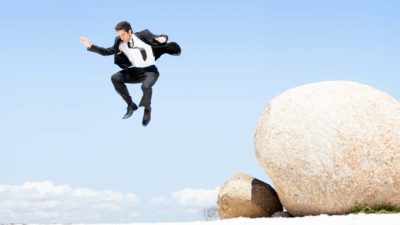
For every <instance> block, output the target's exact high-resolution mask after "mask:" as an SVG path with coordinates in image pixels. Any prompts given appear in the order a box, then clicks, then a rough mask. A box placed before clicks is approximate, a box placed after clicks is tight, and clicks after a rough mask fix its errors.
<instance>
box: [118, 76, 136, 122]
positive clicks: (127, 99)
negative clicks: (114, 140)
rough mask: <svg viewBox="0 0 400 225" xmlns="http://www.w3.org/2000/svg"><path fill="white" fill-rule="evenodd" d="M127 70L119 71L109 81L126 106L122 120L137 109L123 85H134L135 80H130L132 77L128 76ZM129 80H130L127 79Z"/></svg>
mask: <svg viewBox="0 0 400 225" xmlns="http://www.w3.org/2000/svg"><path fill="white" fill-rule="evenodd" d="M128 74H129V69H126V70H122V71H119V72H118V73H115V74H114V75H112V76H111V81H112V83H113V85H114V88H115V90H116V91H117V93H118V94H119V95H121V97H122V99H124V101H125V102H126V104H127V105H128V107H127V112H126V114H125V115H124V117H123V119H127V118H129V117H130V116H131V115H132V114H133V112H134V111H135V110H137V109H138V107H137V105H136V104H135V103H134V102H133V101H132V98H131V96H130V95H129V91H128V88H127V87H126V85H125V83H135V80H133V79H132V77H134V76H129V75H128ZM128 78H130V79H128Z"/></svg>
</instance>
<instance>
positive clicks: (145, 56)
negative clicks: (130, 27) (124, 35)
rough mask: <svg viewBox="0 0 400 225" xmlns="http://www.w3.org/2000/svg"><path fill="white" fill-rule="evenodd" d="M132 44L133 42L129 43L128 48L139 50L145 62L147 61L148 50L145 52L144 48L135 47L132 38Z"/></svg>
mask: <svg viewBox="0 0 400 225" xmlns="http://www.w3.org/2000/svg"><path fill="white" fill-rule="evenodd" d="M131 41H132V44H131V42H130V41H129V42H128V48H136V49H139V51H140V54H142V58H143V61H146V59H147V53H146V50H144V48H141V47H133V45H134V44H133V38H132V40H131Z"/></svg>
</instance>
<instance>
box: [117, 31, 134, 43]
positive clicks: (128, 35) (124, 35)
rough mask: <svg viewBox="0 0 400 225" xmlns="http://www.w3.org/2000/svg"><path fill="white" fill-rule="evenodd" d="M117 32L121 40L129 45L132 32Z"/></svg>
mask: <svg viewBox="0 0 400 225" xmlns="http://www.w3.org/2000/svg"><path fill="white" fill-rule="evenodd" d="M117 32H118V36H119V38H121V40H122V41H123V42H125V43H128V42H129V41H130V40H131V38H132V30H129V32H126V31H125V30H119V31H117Z"/></svg>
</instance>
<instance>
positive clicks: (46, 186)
mask: <svg viewBox="0 0 400 225" xmlns="http://www.w3.org/2000/svg"><path fill="white" fill-rule="evenodd" d="M138 203H139V199H138V197H137V196H136V195H134V194H132V193H127V194H124V193H120V192H115V191H110V190H103V191H97V190H92V189H89V188H84V187H80V188H71V187H70V186H69V185H55V184H53V183H52V182H51V181H41V182H25V183H24V184H22V185H0V218H1V222H2V223H19V222H20V223H53V222H57V223H74V222H79V223H90V222H98V221H106V220H110V221H112V220H113V219H115V218H120V217H127V216H132V215H138V213H137V212H133V210H132V209H133V208H134V207H136V206H137V205H138ZM106 215H107V217H106ZM113 217H114V218H113Z"/></svg>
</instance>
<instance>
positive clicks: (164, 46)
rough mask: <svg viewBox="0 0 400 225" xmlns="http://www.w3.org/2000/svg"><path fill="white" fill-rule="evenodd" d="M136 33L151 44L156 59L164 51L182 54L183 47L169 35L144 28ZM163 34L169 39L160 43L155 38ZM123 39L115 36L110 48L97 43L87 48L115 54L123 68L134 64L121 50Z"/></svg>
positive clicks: (101, 53)
mask: <svg viewBox="0 0 400 225" xmlns="http://www.w3.org/2000/svg"><path fill="white" fill-rule="evenodd" d="M135 35H136V36H137V37H138V38H139V39H140V40H142V41H143V42H145V43H146V44H148V45H150V46H151V48H152V49H153V54H154V57H155V59H156V60H157V59H158V58H160V56H161V55H162V54H164V53H168V54H171V55H180V53H181V48H180V46H179V45H178V44H177V43H176V42H171V43H168V36H167V35H165V34H163V35H154V34H153V33H151V32H150V31H149V30H147V29H146V30H143V31H140V32H136V33H135ZM161 36H165V37H166V38H167V41H166V42H165V43H159V42H158V41H156V40H155V39H156V38H158V37H161ZM121 41H122V40H121V39H120V38H119V36H117V37H116V38H115V41H114V45H113V46H112V47H109V48H103V47H99V46H97V45H92V46H91V47H90V48H87V50H88V51H91V52H95V53H98V54H100V55H103V56H107V55H112V54H114V63H115V64H117V65H118V66H119V67H121V68H122V69H126V68H128V67H130V66H132V63H131V62H130V61H129V59H128V57H127V56H126V55H125V54H124V53H123V52H121V51H120V50H119V45H120V43H121Z"/></svg>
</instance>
